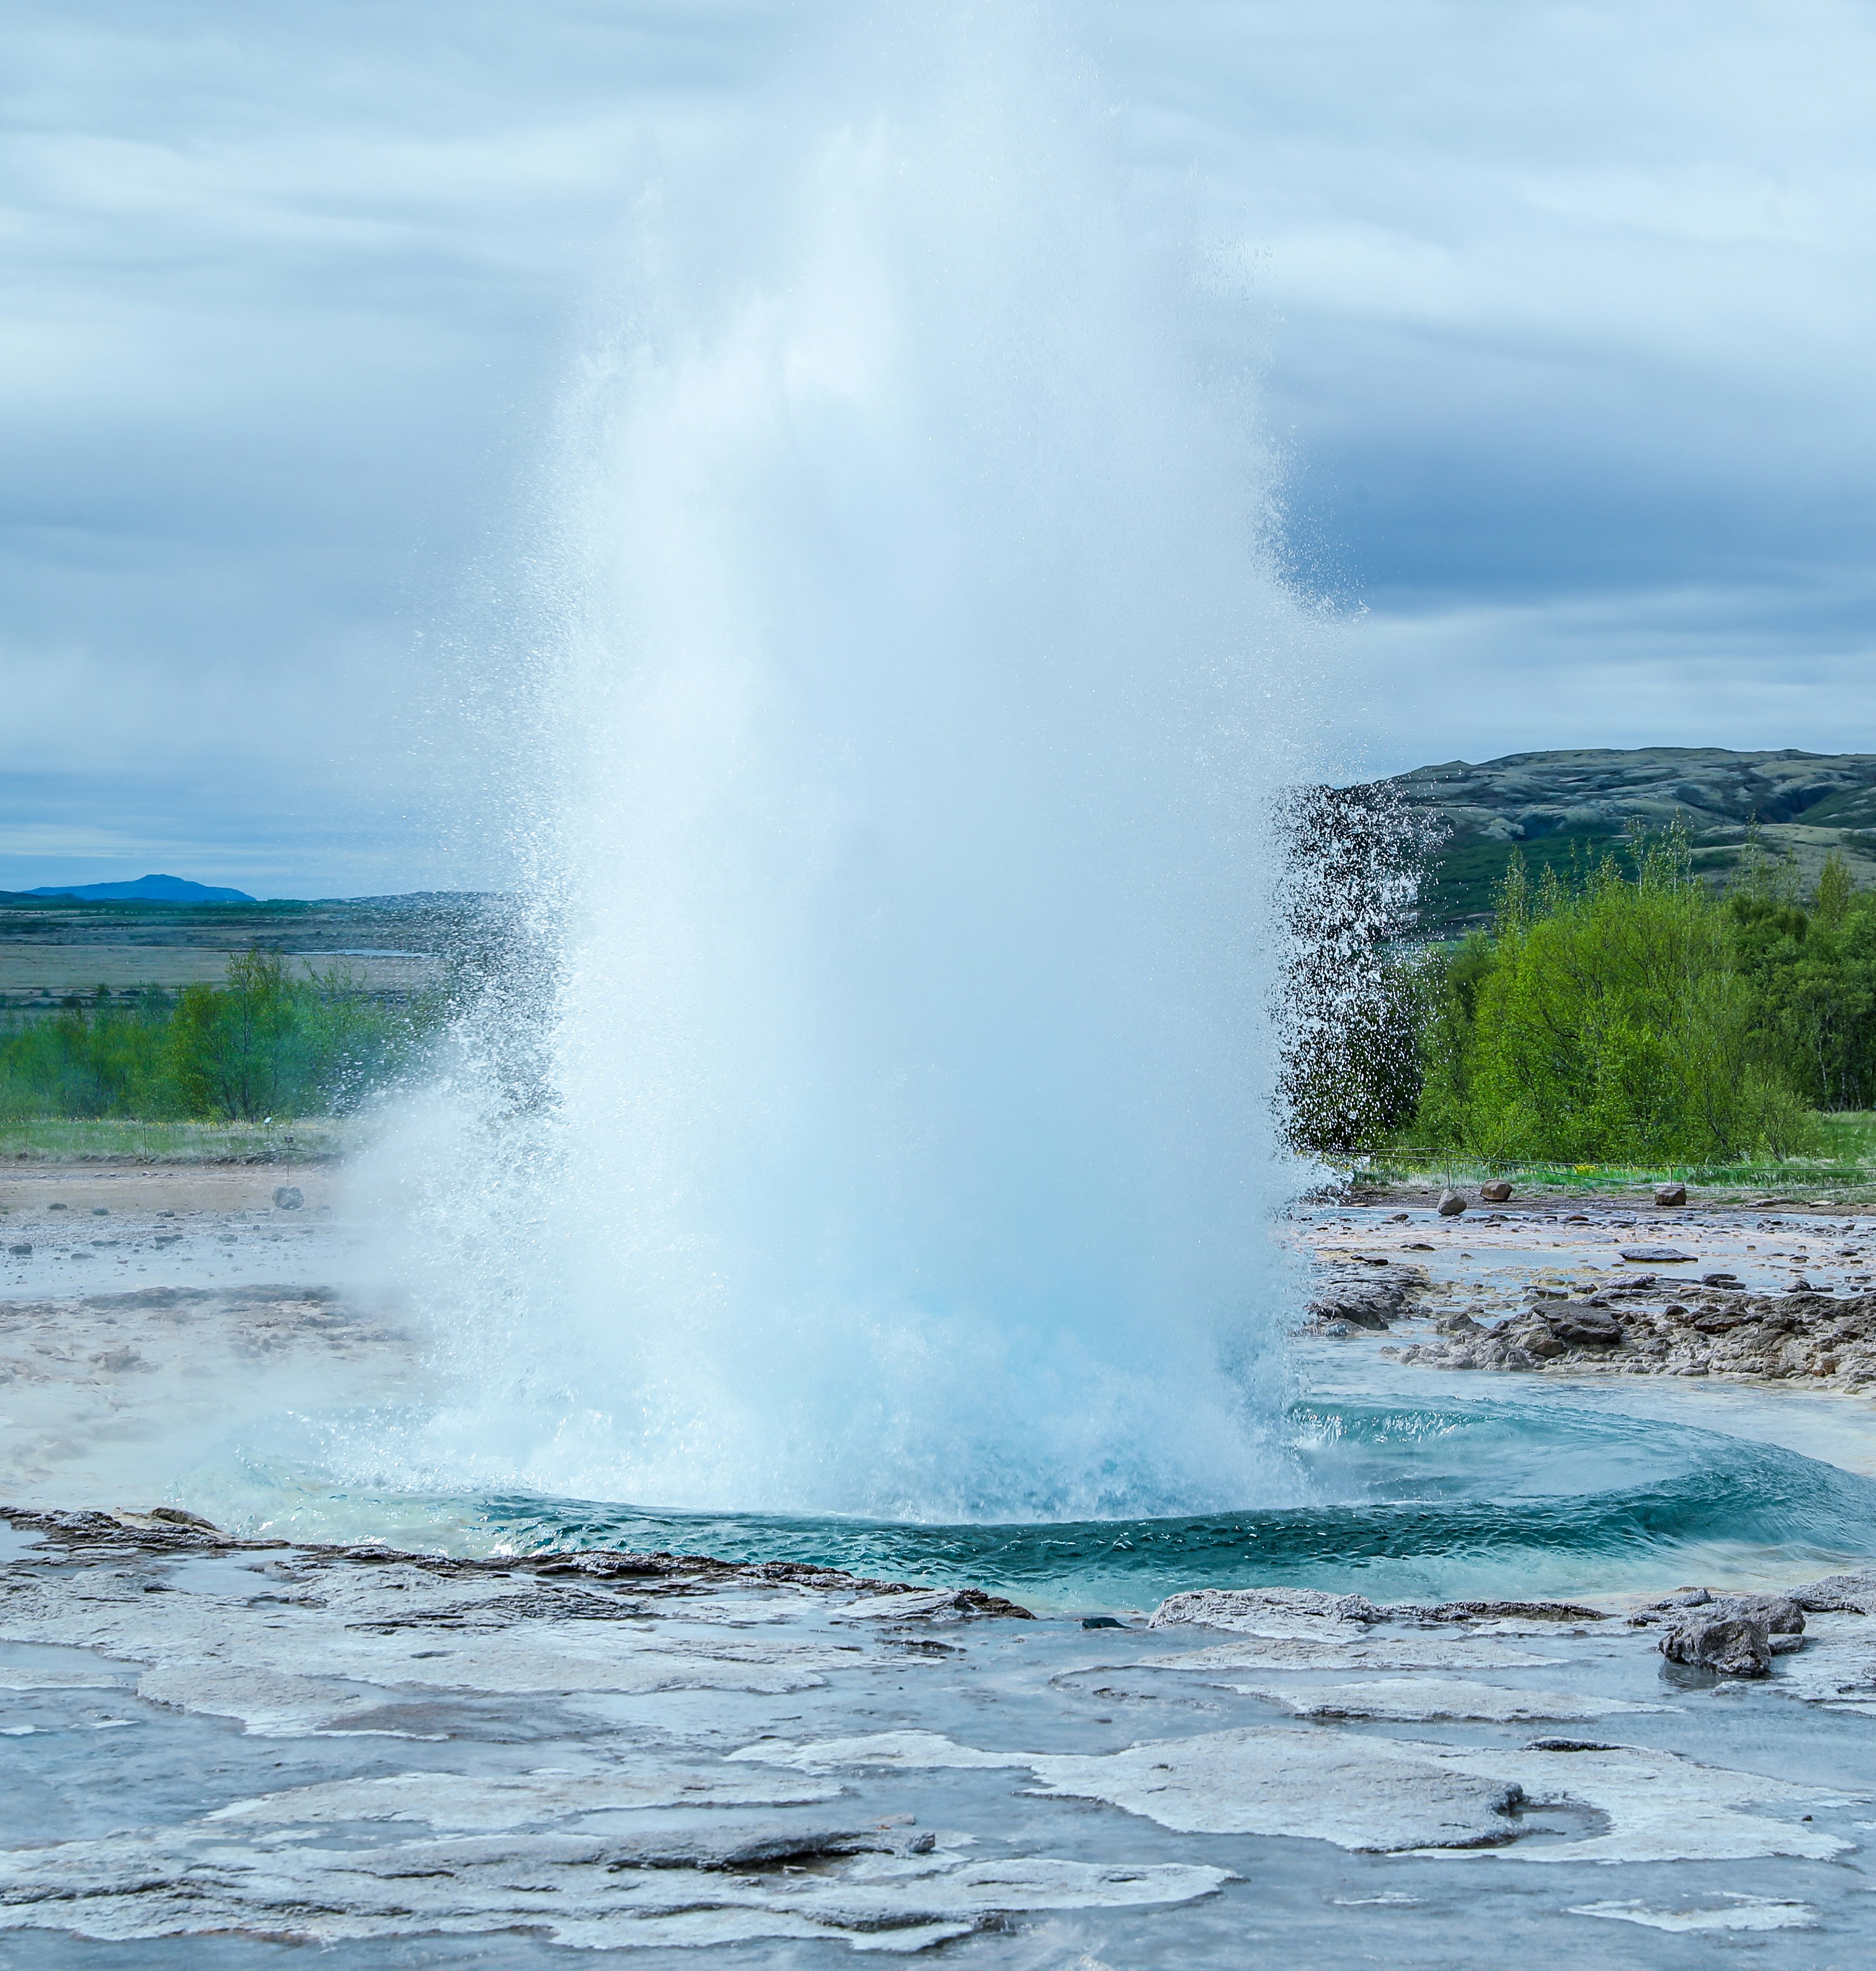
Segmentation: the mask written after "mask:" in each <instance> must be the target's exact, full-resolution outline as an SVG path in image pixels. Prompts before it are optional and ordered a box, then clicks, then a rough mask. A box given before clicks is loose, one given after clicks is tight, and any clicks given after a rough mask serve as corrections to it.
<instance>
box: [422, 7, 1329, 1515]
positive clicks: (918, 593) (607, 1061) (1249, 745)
mask: <svg viewBox="0 0 1876 1971" xmlns="http://www.w3.org/2000/svg"><path fill="white" fill-rule="evenodd" d="M986 32H987V30H986V29H985V26H984V24H983V22H982V20H981V19H978V20H976V21H975V22H974V24H973V26H972V31H971V34H966V33H965V32H964V31H962V29H961V28H960V29H959V30H958V31H956V32H955V33H951V34H931V35H930V36H927V37H923V39H922V40H921V41H920V44H919V45H918V46H917V47H907V46H905V45H904V44H903V43H898V44H894V46H893V47H891V49H890V50H889V51H888V52H886V53H884V54H880V53H878V52H877V51H876V52H875V53H874V55H872V56H871V57H868V58H867V59H865V60H858V61H855V62H853V63H849V64H845V65H838V66H839V80H838V82H837V83H829V84H827V85H826V99H823V100H822V102H821V103H819V104H816V105H809V106H804V105H803V104H802V103H800V102H798V101H797V102H796V103H794V104H793V106H791V107H790V109H788V111H787V112H786V113H778V114H777V116H776V117H775V118H774V129H773V131H772V133H771V140H770V148H769V149H768V150H767V151H766V152H765V154H764V155H763V156H762V157H761V158H759V159H756V160H754V161H751V160H750V159H747V158H745V159H744V160H743V161H742V163H741V168H739V169H738V171H736V172H735V173H734V174H733V178H731V174H725V178H724V179H723V180H722V181H719V182H718V183H716V184H715V185H714V187H713V188H712V189H711V190H710V191H708V192H705V193H699V194H697V195H696V196H695V197H690V198H686V197H682V196H679V195H678V194H676V193H674V192H673V191H671V190H670V189H669V187H667V188H666V190H665V191H663V193H662V194H660V197H658V198H656V200H650V199H648V200H647V201H646V202H645V206H644V208H643V224H642V235H643V245H642V262H641V265H640V268H639V269H638V272H637V277H636V281H635V284H634V285H633V288H632V291H631V294H630V299H629V300H628V301H625V302H623V303H621V304H620V305H619V308H618V311H617V321H616V322H615V324H614V329H613V331H612V332H611V334H610V335H609V336H608V337H606V338H605V339H604V345H603V347H601V350H600V351H599V353H598V354H597V355H596V356H595V357H594V359H593V360H592V361H591V363H590V365H589V366H588V372H587V374H586V376H585V380H584V381H583V383H582V385H581V388H580V389H579V391H578V393H577V400H576V403H575V409H574V411H573V413H572V416H571V418H570V421H569V422H570V425H571V426H572V428H573V430H574V431H575V434H576V435H575V441H574V442H573V443H572V445H570V447H569V457H570V458H572V459H573V460H575V461H577V462H576V463H570V464H568V467H567V468H566V470H565V512H566V514H567V516H568V517H567V520H566V523H565V530H564V536H563V538H562V541H561V542H560V544H559V547H558V548H557V549H556V552H557V555H558V556H559V568H560V570H561V577H560V579H559V582H558V584H557V591H556V592H557V595H558V598H559V601H558V604H557V607H558V608H559V620H558V621H557V622H556V624H555V630H554V635H553V641H554V643H555V654H554V655H553V656H552V658H551V660H547V661H546V662H545V663H543V664H542V667H541V669H540V672H539V676H538V679H537V680H536V684H537V688H538V694H539V705H540V708H541V709H540V720H541V728H540V729H541V737H542V744H541V747H540V748H539V756H540V757H545V758H547V759H549V761H551V763H552V770H551V773H550V774H549V775H548V776H547V778H548V781H549V784H548V785H547V786H546V788H545V790H543V792H542V794H541V797H540V800H539V804H538V813H537V817H536V822H537V825H536V828H535V832H534V836H533V841H532V843H531V847H530V855H531V856H532V859H533V884H534V886H535V888H536V892H537V894H539V896H540V897H541V898H542V899H543V903H542V912H543V917H542V922H543V924H544V925H547V924H551V940H550V941H551V943H552V948H553V950H554V951H555V954H556V956H555V960H554V963H553V967H552V979H551V981H549V985H548V992H549V1000H550V1002H551V1003H550V1008H549V1013H548V1015H547V1018H546V1028H545V1030H544V1031H545V1041H544V1044H543V1047H542V1059H543V1060H544V1062H545V1067H544V1069H543V1070H542V1072H543V1073H544V1077H545V1090H544V1093H542V1094H541V1099H539V1100H537V1101H536V1102H535V1103H533V1106H526V1105H525V1104H524V1105H522V1106H520V1107H519V1108H517V1107H516V1106H513V1104H512V1103H510V1100H509V1096H508V1094H507V1093H504V1092H503V1087H504V1086H506V1084H503V1085H498V1077H495V1076H494V1075H493V1074H492V1073H491V1074H490V1075H489V1076H488V1077H486V1078H485V1079H484V1080H483V1081H482V1082H480V1083H478V1080H477V1075H478V1072H479V1070H477V1069H475V1068H474V1067H473V1066H472V1065H465V1066H464V1067H462V1068H461V1069H460V1070H458V1073H457V1074H456V1077H455V1080H454V1085H453V1086H452V1087H451V1090H448V1091H447V1093H446V1097H445V1102H446V1106H449V1108H450V1109H451V1113H454V1115H456V1116H457V1117H458V1122H457V1124H456V1125H455V1129H456V1134H455V1135H454V1137H453V1138H452V1139H451V1141H452V1142H453V1145H454V1148H453V1149H452V1150H451V1152H449V1154H450V1155H451V1156H452V1157H453V1158H454V1159H455V1160H456V1161H454V1163H453V1165H452V1167H451V1171H450V1178H451V1186H452V1187H453V1189H454V1196H453V1197H452V1198H451V1201H449V1202H448V1203H447V1204H444V1203H438V1204H436V1205H435V1207H433V1208H425V1209H421V1210H419V1211H418V1213H417V1214H415V1217H416V1222H417V1223H418V1227H419V1233H420V1235H421V1236H420V1237H419V1240H418V1242H417V1243H418V1245H419V1248H420V1249H421V1250H422V1253H423V1254H424V1255H425V1259H426V1262H427V1270H426V1271H425V1274H424V1279H425V1281H426V1282H427V1283H428V1284H427V1285H426V1286H425V1292H426V1293H427V1295H428V1298H430V1300H431V1302H432V1305H433V1306H434V1307H435V1308H436V1309H437V1311H438V1313H439V1315H440V1316H441V1318H442V1319H443V1321H444V1324H445V1328H446V1329H447V1331H448V1334H449V1335H450V1337H451V1345H452V1347H454V1349H455V1350H456V1351H457V1352H458V1366H459V1367H460V1369H461V1407H460V1409H458V1411H457V1412H454V1414H453V1415H451V1416H448V1417H445V1418H441V1419H438V1420H437V1422H435V1425H434V1426H433V1427H432V1429H431V1431H430V1432H429V1433H428V1439H427V1442H426V1445H425V1449H424V1450H423V1451H422V1454H421V1460H422V1462H424V1463H425V1465H426V1466H427V1468H428V1470H429V1471H430V1473H431V1474H432V1476H434V1477H436V1478H438V1479H439V1480H445V1479H446V1480H447V1481H448V1482H449V1483H451V1484H455V1485H461V1484H465V1483H474V1484H508V1485H521V1486H526V1487H530V1488H534V1489H539V1490H547V1491H552V1492H555V1493H560V1494H572V1495H575V1496H581V1497H588V1498H608V1499H621V1500H634V1501H637V1502H639V1503H644V1504H657V1505H664V1506H679V1507H702V1508H712V1509H715V1508H734V1509H738V1510H772V1511H781V1512H848V1513H865V1514H871V1515H878V1516H881V1517H903V1518H914V1519H923V1520H945V1519H966V1518H1003V1519H1048V1518H1058V1517H1106V1516H1120V1515H1129V1516H1131V1515H1139V1514H1143V1513H1155V1512H1168V1511H1181V1510H1211V1509H1216V1508H1220V1507H1230V1506H1233V1505H1238V1504H1241V1503H1249V1502H1250V1501H1252V1500H1265V1501H1266V1502H1267V1501H1269V1500H1270V1499H1271V1498H1272V1496H1273V1492H1274V1490H1275V1487H1277V1485H1278V1483H1279V1479H1278V1469H1279V1467H1278V1460H1277V1458H1275V1454H1274V1452H1272V1451H1271V1450H1270V1449H1269V1448H1268V1447H1267V1445H1266V1443H1265V1438H1264V1431H1265V1426H1266V1425H1267V1423H1268V1422H1269V1420H1270V1419H1272V1418H1273V1417H1274V1416H1275V1412H1276V1410H1277V1408H1278V1398H1279V1394H1280V1392H1279V1390H1278V1387H1277V1380H1278V1372H1277V1370H1276V1367H1275V1356H1274V1353H1273V1343H1274V1332H1273V1331H1272V1330H1273V1324H1274V1318H1275V1310H1276V1305H1277V1302H1278V1298H1279V1294H1278V1281H1277V1271H1276V1269H1277V1265H1278V1261H1277V1258H1276V1255H1275V1252H1274V1250H1273V1249H1272V1246H1271V1245H1270V1243H1269V1233H1268V1228H1267V1214H1268V1212H1269V1207H1270V1205H1271V1204H1272V1201H1273V1199H1274V1196H1275V1179H1274V1178H1273V1175H1272V1171H1273V1169H1274V1156H1273V1151H1272V1143H1271V1129H1270V1122H1269V1104H1268V1084H1269V1078H1270V1070H1271V1054H1272V1046H1271V1041H1270V1038H1269V1008H1268V999H1269V974H1270V971H1271V968H1272V959H1273V953H1272V943H1273V941H1274V933H1273V932H1272V930H1271V928H1270V916H1269V902H1268V898H1267V894H1266V892H1267V890H1268V888H1269V868H1270V866H1271V862H1272V848H1271V846H1270V842H1269V818H1268V814H1269V797H1270V796H1271V793H1272V790H1273V788H1274V787H1275V784H1276V783H1277V781H1278V779H1279V778H1280V777H1284V776H1285V775H1286V774H1288V773H1289V772H1291V771H1293V770H1295V761H1294V760H1293V759H1292V758H1291V757H1290V755H1289V754H1288V752H1287V751H1286V745H1287V728H1288V725H1289V718H1288V705H1289V698H1290V693H1291V691H1292V689H1294V688H1295V685H1294V680H1295V670H1296V668H1297V666H1298V652H1299V649H1300V647H1301V634H1300V629H1299V625H1300V623H1301V617H1300V614H1299V612H1298V610H1297V609H1296V608H1295V604H1293V603H1292V601H1291V600H1290V598H1288V596H1287V595H1286V594H1285V591H1284V589H1283V588H1282V585H1281V583H1280V582H1279V581H1278V579H1277V578H1276V577H1275V575H1274V573H1273V572H1272V568H1271V566H1270V565H1269V561H1268V559H1267V557H1266V555H1265V551H1264V549H1263V548H1262V546H1261V545H1260V542H1261V541H1262V536H1263V533H1264V530H1265V526H1266V525H1267V518H1268V516H1267V513H1266V503H1267V497H1268V496H1267V493H1266V491H1265V488H1264V487H1263V486H1262V484H1261V483H1260V481H1261V479H1262V474H1263V470H1264V468H1263V467H1262V464H1261V462H1260V461H1259V457H1258V455H1257V453H1256V448H1255V447H1254V445H1253V444H1252V441H1251V440H1250V438H1249V437H1248V435H1247V433H1246V425H1245V422H1244V419H1243V415H1242V406H1241V404H1240V403H1239V401H1238V400H1237V398H1236V394H1235V390H1234V389H1233V386H1231V385H1230V384H1229V381H1228V380H1227V381H1224V382H1220V380H1218V379H1216V377H1215V376H1214V377H1210V378H1208V377H1207V374H1206V373H1205V366H1204V365H1203V363H1201V362H1200V360H1199V359H1198V357H1197V353H1195V352H1196V351H1197V349H1198V348H1199V347H1200V344H1201V342H1202V340H1203V337H1202V335H1201V334H1200V329H1201V327H1202V326H1203V324H1204V322H1205V321H1206V320H1207V317H1208V311H1210V310H1211V309H1212V308H1214V307H1215V306H1216V305H1217V304H1216V298H1210V299H1208V298H1206V297H1205V296H1204V295H1203V292H1202V291H1201V288H1200V284H1199V283H1198V282H1197V281H1196V280H1195V279H1194V274H1193V270H1192V269H1191V267H1190V258H1191V256H1190V253H1189V252H1184V253H1179V252H1172V251H1171V250H1167V249H1162V247H1161V246H1157V245H1155V243H1154V240H1153V235H1154V233H1155V228H1154V227H1153V226H1151V225H1150V224H1148V223H1145V221H1143V220H1141V219H1139V218H1138V216H1137V215H1135V214H1134V213H1132V210H1131V209H1130V206H1129V197H1128V195H1127V193H1126V191H1125V183H1124V181H1123V179H1122V175H1121V174H1120V173H1119V171H1118V170H1117V169H1116V168H1115V167H1113V166H1112V165H1111V164H1110V163H1109V161H1108V160H1107V158H1106V141H1107V140H1106V137H1105V136H1104V135H1103V134H1102V126H1101V122H1100V119H1099V118H1098V117H1097V116H1096V115H1095V114H1094V113H1093V111H1092V109H1089V108H1088V107H1087V106H1085V105H1083V104H1082V103H1080V102H1078V101H1077V100H1076V99H1073V96H1072V95H1071V93H1070V92H1067V91H1065V90H1063V89H1062V88H1060V86H1055V85H1054V84H1052V83H1049V82H1048V81H1047V78H1046V73H1045V70H1046V64H1042V63H1041V62H1039V61H1037V60H1036V59H1035V58H1034V48H1033V44H1026V43H1025V42H1024V39H1023V37H1021V35H1020V34H1016V33H1014V32H1011V31H1009V30H1008V28H1007V27H1006V28H999V29H998V30H997V31H995V34H993V35H992V36H991V37H990V39H989V41H985V39H984V38H983V36H984V35H985V33H986ZM973 35H974V36H975V37H976V38H975V39H973V38H972V36H973ZM777 132H779V133H780V134H775V133H777ZM530 757H533V756H530ZM478 1046H479V1044H478V1043H477V1042H476V1041H474V1037H473V1036H472V1037H471V1041H470V1042H469V1043H467V1044H466V1045H465V1060H466V1061H473V1060H475V1059H479V1058H481V1057H482V1056H481V1054H480V1052H479V1051H478ZM538 1092H539V1091H537V1093H538ZM464 1171H467V1172H468V1176H467V1178H466V1179H465V1178H464Z"/></svg>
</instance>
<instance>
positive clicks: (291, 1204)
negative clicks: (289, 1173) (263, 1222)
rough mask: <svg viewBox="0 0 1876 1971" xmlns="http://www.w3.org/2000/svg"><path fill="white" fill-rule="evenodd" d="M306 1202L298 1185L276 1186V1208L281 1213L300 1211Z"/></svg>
mask: <svg viewBox="0 0 1876 1971" xmlns="http://www.w3.org/2000/svg"><path fill="white" fill-rule="evenodd" d="M305 1202H306V1200H305V1197H303V1196H302V1195H301V1191H300V1187H299V1186H298V1184H275V1186H274V1205H275V1209H276V1210H281V1211H298V1210H299V1209H300V1207H301V1206H302V1205H303V1204H305Z"/></svg>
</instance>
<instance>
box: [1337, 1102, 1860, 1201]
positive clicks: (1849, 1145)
mask: <svg viewBox="0 0 1876 1971" xmlns="http://www.w3.org/2000/svg"><path fill="white" fill-rule="evenodd" d="M1818 1122H1819V1125H1820V1126H1821V1127H1822V1130H1823V1132H1824V1137H1825V1147H1824V1153H1823V1154H1822V1155H1821V1156H1818V1157H1802V1158H1801V1157H1793V1158H1788V1159H1787V1160H1786V1161H1784V1162H1783V1163H1773V1162H1770V1161H1767V1162H1764V1163H1740V1164H1719V1165H1698V1164H1661V1165H1649V1166H1646V1167H1643V1166H1637V1165H1624V1164H1545V1163H1524V1164H1520V1163H1484V1162H1480V1161H1474V1160H1471V1159H1468V1158H1465V1157H1463V1156H1460V1155H1457V1154H1456V1153H1454V1152H1448V1151H1444V1150H1425V1149H1415V1148H1410V1147H1407V1146H1401V1147H1398V1148H1392V1149H1389V1150H1387V1151H1386V1152H1383V1153H1381V1154H1379V1155H1376V1156H1374V1157H1371V1158H1366V1159H1365V1160H1363V1161H1362V1162H1360V1164H1359V1165H1357V1166H1355V1167H1354V1168H1353V1170H1352V1171H1351V1172H1350V1181H1352V1182H1353V1183H1354V1184H1357V1185H1360V1186H1361V1187H1364V1188H1366V1187H1375V1188H1390V1187H1395V1186H1402V1187H1405V1186H1409V1185H1432V1186H1441V1187H1443V1186H1445V1185H1449V1184H1450V1185H1451V1186H1453V1187H1454V1188H1455V1189H1458V1190H1468V1189H1475V1188H1476V1187H1477V1186H1478V1185H1480V1184H1483V1183H1484V1181H1485V1180H1486V1179H1487V1178H1494V1177H1503V1178H1510V1180H1511V1182H1512V1184H1513V1186H1514V1187H1516V1189H1517V1190H1518V1191H1555V1192H1558V1193H1562V1194H1565V1195H1568V1194H1576V1193H1580V1194H1582V1195H1583V1196H1585V1197H1606V1196H1607V1195H1609V1194H1611V1193H1622V1192H1636V1193H1643V1194H1645V1193H1646V1192H1647V1191H1649V1190H1650V1189H1651V1188H1652V1187H1653V1186H1654V1185H1656V1184H1666V1183H1669V1182H1675V1183H1681V1184H1685V1185H1686V1186H1687V1187H1688V1189H1689V1192H1690V1193H1692V1192H1694V1191H1701V1192H1704V1193H1705V1194H1708V1195H1709V1196H1712V1197H1776V1198H1777V1199H1779V1200H1780V1201H1782V1202H1786V1203H1796V1204H1805V1203H1809V1201H1812V1200H1813V1199H1823V1198H1828V1199H1829V1200H1831V1201H1832V1202H1833V1203H1842V1204H1871V1203H1876V1114H1871V1113H1868V1112H1864V1113H1855V1114H1842V1115H1829V1116H1819V1117H1818Z"/></svg>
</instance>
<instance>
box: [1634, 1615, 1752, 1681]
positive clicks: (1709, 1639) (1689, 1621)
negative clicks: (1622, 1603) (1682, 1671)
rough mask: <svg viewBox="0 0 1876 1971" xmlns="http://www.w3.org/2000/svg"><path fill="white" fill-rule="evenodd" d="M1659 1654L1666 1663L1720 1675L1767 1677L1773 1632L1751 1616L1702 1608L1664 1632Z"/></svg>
mask: <svg viewBox="0 0 1876 1971" xmlns="http://www.w3.org/2000/svg"><path fill="white" fill-rule="evenodd" d="M1661 1653H1662V1654H1663V1656H1664V1657H1666V1658H1667V1660H1668V1661H1669V1663H1686V1664H1689V1666H1692V1667H1693V1668H1694V1669H1696V1670H1712V1671H1715V1673H1718V1675H1719V1676H1770V1675H1771V1673H1772V1632H1771V1631H1770V1629H1769V1628H1768V1627H1767V1626H1766V1624H1764V1622H1761V1621H1757V1620H1755V1619H1754V1618H1753V1617H1751V1616H1750V1615H1715V1614H1714V1613H1713V1612H1712V1609H1711V1608H1701V1609H1698V1610H1695V1611H1692V1612H1691V1613H1689V1614H1687V1615H1685V1616H1684V1617H1683V1618H1682V1620H1681V1621H1679V1622H1677V1623H1676V1624H1675V1625H1674V1626H1673V1627H1672V1628H1669V1629H1666V1630H1664V1631H1663V1633H1662V1637H1661Z"/></svg>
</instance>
